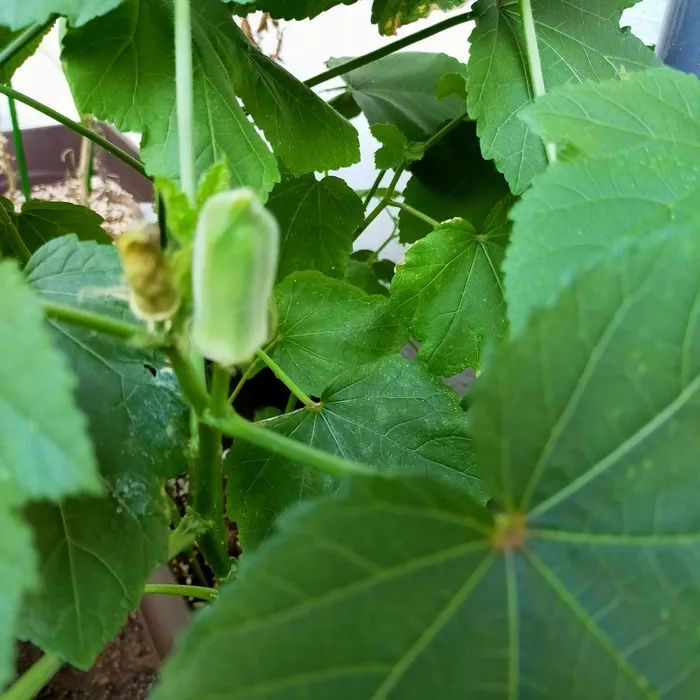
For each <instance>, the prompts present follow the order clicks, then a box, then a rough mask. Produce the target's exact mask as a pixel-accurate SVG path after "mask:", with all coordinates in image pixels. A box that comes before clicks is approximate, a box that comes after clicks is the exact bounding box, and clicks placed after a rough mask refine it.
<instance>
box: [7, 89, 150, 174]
mask: <svg viewBox="0 0 700 700" xmlns="http://www.w3.org/2000/svg"><path fill="white" fill-rule="evenodd" d="M0 94H2V95H7V96H8V97H12V98H14V99H15V100H17V102H21V103H22V104H25V105H27V106H28V107H32V108H33V109H35V110H36V111H37V112H41V113H42V114H45V115H46V116H47V117H50V118H51V119H53V120H54V121H57V122H58V123H59V124H63V126H65V127H67V128H69V129H71V131H75V133H76V134H80V135H81V136H84V137H85V138H86V139H90V141H92V142H93V143H96V144H97V145H98V146H99V147H100V148H102V149H104V150H105V151H107V153H111V154H112V155H113V156H115V157H116V158H119V160H121V161H122V162H124V163H126V164H127V165H128V166H130V167H132V168H133V169H134V170H136V172H138V173H141V175H143V176H144V177H148V176H147V175H146V171H145V169H144V167H143V163H141V161H138V160H136V158H132V157H131V156H130V155H129V154H128V153H126V152H125V151H122V149H121V148H119V147H118V146H115V145H114V144H113V143H110V142H109V141H108V140H107V139H106V138H104V137H102V136H100V135H99V134H96V133H95V132H94V131H91V130H90V129H87V128H86V127H84V126H83V125H82V124H80V123H78V122H76V121H73V120H72V119H69V118H68V117H66V116H64V115H63V114H61V113H60V112H57V111H56V110H54V109H51V107H47V106H46V105H45V104H42V103H41V102H37V101H36V100H35V99H33V98H31V97H29V96H28V95H25V94H24V93H21V92H17V90H13V89H12V88H11V87H10V86H9V85H0Z"/></svg>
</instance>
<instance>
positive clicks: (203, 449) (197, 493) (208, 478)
mask: <svg viewBox="0 0 700 700" xmlns="http://www.w3.org/2000/svg"><path fill="white" fill-rule="evenodd" d="M222 466H223V465H222V462H221V430H219V429H218V428H217V426H215V425H210V424H208V423H200V424H199V454H198V455H197V458H196V459H195V460H194V464H193V469H192V470H191V471H190V493H191V494H192V508H193V509H194V510H195V511H196V512H197V513H198V514H199V515H200V516H201V517H202V518H204V519H205V520H208V521H209V522H211V524H212V527H211V529H210V530H208V531H207V532H205V533H204V534H203V535H202V536H201V537H200V538H199V540H198V542H199V549H200V550H201V552H202V554H203V556H204V559H205V560H206V562H207V564H209V567H210V568H211V570H212V571H213V572H214V575H215V576H216V578H218V579H226V578H227V577H228V575H229V573H230V571H231V561H230V559H229V556H228V542H227V537H226V527H225V524H224V493H223V469H222Z"/></svg>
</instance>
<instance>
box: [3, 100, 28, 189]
mask: <svg viewBox="0 0 700 700" xmlns="http://www.w3.org/2000/svg"><path fill="white" fill-rule="evenodd" d="M7 104H8V106H9V108H10V121H11V122H12V140H13V141H14V144H15V158H16V160H17V170H19V182H20V187H21V188H22V194H23V195H24V199H25V200H26V201H27V202H28V201H29V200H30V199H31V198H32V186H31V184H30V182H29V171H28V170H27V158H26V156H25V154H24V140H23V139H22V129H21V128H20V125H19V119H18V118H17V104H16V103H15V101H14V100H13V99H12V98H11V97H8V98H7Z"/></svg>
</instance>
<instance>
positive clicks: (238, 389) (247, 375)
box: [228, 358, 261, 404]
mask: <svg viewBox="0 0 700 700" xmlns="http://www.w3.org/2000/svg"><path fill="white" fill-rule="evenodd" d="M260 366H261V363H260V362H259V361H258V360H257V358H256V359H255V360H253V361H252V362H251V363H250V364H249V365H248V369H247V370H246V371H245V372H244V373H243V376H242V377H241V378H240V379H239V380H238V384H236V386H235V387H234V389H233V391H232V392H231V396H229V397H228V402H229V403H230V404H232V403H233V402H234V401H235V400H236V397H237V396H238V394H240V393H241V391H242V389H243V387H244V386H245V384H246V382H247V381H248V380H249V379H250V378H251V377H252V376H253V375H254V374H255V373H256V372H257V371H258V369H259V368H260Z"/></svg>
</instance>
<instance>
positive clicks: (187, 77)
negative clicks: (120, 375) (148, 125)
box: [175, 0, 231, 578]
mask: <svg viewBox="0 0 700 700" xmlns="http://www.w3.org/2000/svg"><path fill="white" fill-rule="evenodd" d="M175 87H176V99H177V125H178V147H179V149H180V185H181V189H182V191H183V192H184V193H185V195H186V196H187V198H188V199H189V200H190V202H191V203H192V204H193V205H194V203H195V201H196V192H197V180H196V168H195V156H194V97H193V87H192V19H191V15H190V1H189V0H175ZM190 365H191V367H192V368H193V372H194V374H195V375H196V376H197V377H199V378H201V377H202V375H203V370H204V362H203V360H202V358H201V357H199V356H198V355H196V354H194V353H193V355H192V357H190ZM183 369H184V368H180V373H179V374H180V375H182V374H183ZM175 371H176V372H177V371H178V370H177V368H175ZM224 375H225V376H224ZM225 382H226V383H225ZM227 382H228V374H226V373H224V371H223V370H220V369H219V368H214V373H213V378H212V405H217V404H218V403H219V402H218V401H215V400H214V399H215V398H216V397H218V396H219V394H220V393H222V392H223V405H225V406H227V399H228V395H227V391H228V383H227ZM224 383H225V385H224ZM222 385H223V389H222ZM183 388H184V387H183ZM195 409H196V414H195V412H193V414H192V421H191V428H192V448H193V451H194V452H195V454H194V455H193V459H192V462H191V464H192V467H191V469H190V487H191V489H192V506H193V507H194V509H195V511H196V512H197V513H198V514H199V515H200V516H201V517H202V518H203V519H204V520H207V521H209V522H211V523H212V527H211V529H210V530H209V531H208V532H206V533H204V535H202V537H201V538H200V539H199V547H200V549H201V550H202V554H203V555H204V558H205V559H206V561H207V564H209V566H210V567H211V570H212V571H213V572H214V574H215V575H216V577H217V578H226V577H227V576H228V574H229V571H230V568H231V567H230V561H229V556H228V546H227V537H226V527H225V523H224V512H223V509H224V491H223V483H222V478H223V475H222V465H221V431H220V430H218V429H216V428H215V427H213V426H211V425H207V424H206V423H202V422H199V421H198V419H199V418H201V415H199V414H200V410H199V409H197V407H196V406H195Z"/></svg>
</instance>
